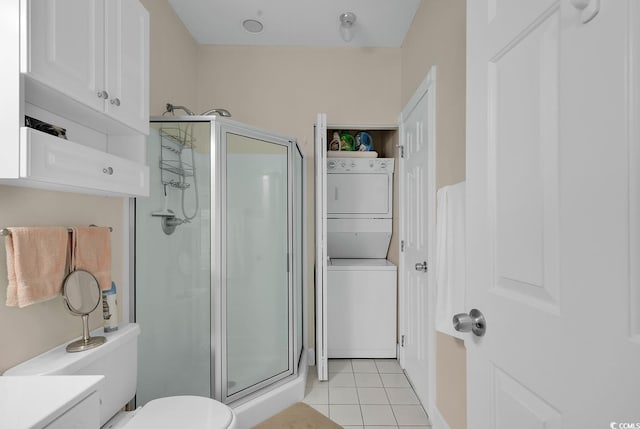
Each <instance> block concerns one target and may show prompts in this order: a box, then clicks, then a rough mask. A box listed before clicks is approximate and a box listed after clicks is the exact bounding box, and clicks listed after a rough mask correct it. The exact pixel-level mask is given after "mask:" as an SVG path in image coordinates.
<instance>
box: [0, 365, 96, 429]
mask: <svg viewBox="0 0 640 429" xmlns="http://www.w3.org/2000/svg"><path fill="white" fill-rule="evenodd" d="M103 378H104V377H103V376H101V375H46V376H41V375H34V376H2V377H0V428H7V429H8V428H11V429H22V428H34V429H35V428H42V427H44V426H46V425H47V424H49V423H51V422H52V421H53V420H54V419H56V418H58V417H59V416H60V415H62V414H63V413H64V412H65V411H66V410H68V409H69V408H71V407H72V406H73V405H75V404H77V403H79V402H80V401H82V400H83V399H85V398H86V397H87V396H89V395H90V394H91V393H93V392H95V391H96V389H97V387H98V385H99V383H100V382H101V381H102V379H103Z"/></svg>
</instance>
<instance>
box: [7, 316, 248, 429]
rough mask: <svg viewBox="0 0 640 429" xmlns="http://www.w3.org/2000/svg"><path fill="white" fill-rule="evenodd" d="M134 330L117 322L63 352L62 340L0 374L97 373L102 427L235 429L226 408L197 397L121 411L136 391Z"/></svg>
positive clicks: (168, 399)
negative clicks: (95, 340)
mask: <svg viewBox="0 0 640 429" xmlns="http://www.w3.org/2000/svg"><path fill="white" fill-rule="evenodd" d="M100 335H103V334H102V333H101V332H100ZM139 335H140V327H139V326H138V325H137V324H135V323H129V324H126V325H121V326H120V327H119V329H118V330H116V331H113V332H108V333H105V334H104V336H105V337H106V338H107V341H106V343H104V344H103V345H101V346H100V347H97V348H94V349H91V350H87V351H84V352H79V353H68V352H67V351H66V350H65V344H63V345H61V346H58V347H56V348H54V349H52V350H50V351H48V352H46V353H43V354H41V355H39V356H36V357H35V358H33V359H30V360H28V361H26V362H23V363H21V364H20V365H18V366H15V367H13V368H11V369H9V370H7V371H6V372H5V373H4V375H11V376H21V375H22V376H24V375H43V376H46V375H103V376H104V380H103V382H102V384H101V385H100V387H99V388H98V395H99V399H100V427H101V428H102V429H151V428H154V429H156V428H165V427H166V428H180V429H237V419H236V416H235V414H234V412H233V410H232V409H231V408H230V407H228V406H226V405H224V404H222V403H220V402H218V401H216V400H214V399H211V398H206V397H202V396H170V397H165V398H158V399H154V400H152V401H149V402H148V403H147V404H146V405H144V406H143V407H142V408H138V409H137V410H135V411H130V412H125V411H122V408H123V407H124V406H125V405H126V404H127V403H128V402H129V401H130V400H131V399H133V397H134V395H135V393H136V384H137V376H138V365H137V363H138V336H139Z"/></svg>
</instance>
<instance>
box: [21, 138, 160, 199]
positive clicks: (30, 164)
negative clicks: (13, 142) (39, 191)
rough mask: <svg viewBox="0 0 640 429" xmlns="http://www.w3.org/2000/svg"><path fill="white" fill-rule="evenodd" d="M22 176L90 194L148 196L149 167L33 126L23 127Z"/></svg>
mask: <svg viewBox="0 0 640 429" xmlns="http://www.w3.org/2000/svg"><path fill="white" fill-rule="evenodd" d="M21 133H22V137H21V139H20V140H21V141H20V159H21V165H20V177H22V178H24V179H27V180H30V181H33V182H39V183H41V184H43V183H44V184H49V185H50V186H52V187H53V186H55V185H62V186H63V187H69V188H74V189H76V190H77V191H79V192H80V191H81V190H82V189H84V190H86V191H90V193H96V192H94V191H97V193H106V194H119V195H130V196H148V195H149V167H147V166H146V165H141V164H138V163H136V162H133V161H129V160H128V159H124V158H119V157H117V156H114V155H111V154H109V153H105V152H101V151H99V150H96V149H93V148H90V147H86V146H83V145H80V144H76V143H73V142H70V141H66V140H62V139H59V138H57V137H53V136H50V135H48V134H44V133H42V132H40V131H36V130H33V129H31V128H25V127H23V128H22V129H21Z"/></svg>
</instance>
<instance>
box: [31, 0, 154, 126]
mask: <svg viewBox="0 0 640 429" xmlns="http://www.w3.org/2000/svg"><path fill="white" fill-rule="evenodd" d="M28 5H29V6H28V17H29V18H28V19H29V24H28V28H29V30H28V55H27V63H26V64H25V66H26V70H25V71H26V74H27V76H28V77H29V78H32V79H35V80H37V81H39V82H41V83H43V84H45V85H47V86H48V87H50V88H52V89H54V90H57V91H59V92H62V93H64V94H65V95H67V96H69V97H71V98H73V99H74V100H76V101H79V102H80V103H82V104H84V105H87V106H90V107H92V108H94V109H96V110H98V111H103V112H106V114H107V115H108V116H110V117H112V118H114V119H116V120H117V121H119V122H121V123H123V124H125V125H127V126H129V127H131V128H133V129H135V130H138V131H140V132H143V133H145V134H146V133H148V132H149V125H148V124H149V122H148V117H149V107H148V105H149V103H148V98H149V84H148V74H149V14H148V12H147V11H146V9H145V8H144V7H143V6H142V5H141V4H140V3H139V2H138V1H137V0H108V1H106V2H105V1H104V0H56V1H51V0H30V1H29V2H28Z"/></svg>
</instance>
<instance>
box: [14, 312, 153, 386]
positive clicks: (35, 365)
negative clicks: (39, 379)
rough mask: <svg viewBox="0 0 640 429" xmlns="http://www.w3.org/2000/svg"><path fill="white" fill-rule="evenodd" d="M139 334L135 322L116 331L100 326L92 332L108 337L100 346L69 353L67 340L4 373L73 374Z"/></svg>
mask: <svg viewBox="0 0 640 429" xmlns="http://www.w3.org/2000/svg"><path fill="white" fill-rule="evenodd" d="M139 334H140V327H139V326H138V325H137V324H135V323H127V324H123V325H120V326H119V327H118V329H117V330H116V331H113V332H106V333H105V332H104V329H103V328H98V329H96V330H94V331H92V332H91V336H92V337H93V336H99V335H102V336H104V337H106V338H107V342H106V343H104V344H102V345H101V346H100V347H96V348H95V349H91V350H87V351H84V352H82V353H68V352H67V350H66V346H67V344H68V343H70V342H71V341H67V342H65V343H63V344H60V345H59V346H57V347H55V348H53V349H51V350H49V351H47V352H44V353H42V354H41V355H38V356H36V357H34V358H31V359H29V360H27V361H25V362H22V363H21V364H19V365H16V366H14V367H13V368H9V369H8V370H7V371H5V372H4V374H3V375H73V374H75V373H76V371H77V370H78V369H79V368H82V367H85V366H86V365H88V364H89V363H91V362H93V361H95V360H96V359H98V358H101V357H103V356H104V355H106V354H107V353H110V352H111V351H112V350H114V348H115V347H118V346H119V345H121V344H123V343H125V342H128V341H131V340H133V339H135V338H136V337H137V336H138V335H139ZM74 340H75V339H74ZM72 341H73V340H72Z"/></svg>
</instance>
